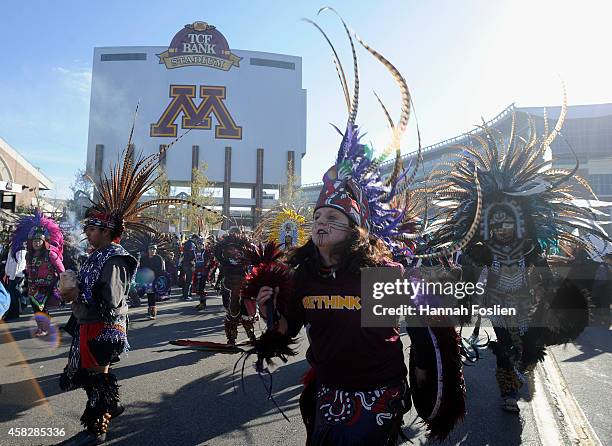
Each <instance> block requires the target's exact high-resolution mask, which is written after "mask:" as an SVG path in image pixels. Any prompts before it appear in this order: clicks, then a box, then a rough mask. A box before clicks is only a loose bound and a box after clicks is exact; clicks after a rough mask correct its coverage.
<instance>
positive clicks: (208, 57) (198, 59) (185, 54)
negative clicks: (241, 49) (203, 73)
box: [150, 22, 242, 139]
mask: <svg viewBox="0 0 612 446" xmlns="http://www.w3.org/2000/svg"><path fill="white" fill-rule="evenodd" d="M157 56H158V57H159V63H160V64H161V63H163V64H165V65H166V68H168V69H173V68H180V67H187V66H202V67H210V68H216V69H219V70H223V71H228V70H229V69H230V68H231V67H232V66H235V67H240V60H241V58H240V57H238V56H236V55H235V54H233V53H232V52H231V51H230V49H229V45H228V44H227V40H225V37H223V35H222V34H221V33H220V32H219V31H217V29H216V28H215V27H214V26H212V25H209V24H207V23H204V22H194V23H193V24H191V25H185V28H183V29H182V30H180V31H179V32H178V33H177V34H176V35H175V36H174V38H173V39H172V42H171V43H170V47H169V48H168V50H167V51H164V52H163V53H161V54H158V55H157ZM196 92H197V93H199V94H198V96H199V97H200V99H201V101H200V103H199V104H196V102H195V101H194V99H195V98H196V94H197V93H196ZM170 98H171V100H170V103H169V104H168V105H167V106H166V109H165V110H164V111H163V112H162V114H161V116H160V118H159V120H158V121H157V122H156V123H155V124H151V133H150V135H151V136H153V137H168V136H170V137H176V135H177V125H176V124H175V123H174V122H175V121H176V120H177V118H178V116H179V114H183V119H182V128H183V129H201V130H210V129H211V128H212V122H211V116H210V115H211V114H214V115H215V118H216V119H217V122H218V125H216V126H215V138H218V139H242V127H240V126H239V125H237V124H236V122H235V121H234V118H232V115H231V114H230V112H229V110H228V109H227V106H226V105H225V102H224V101H225V98H226V88H225V87H221V86H211V85H199V86H197V85H170Z"/></svg>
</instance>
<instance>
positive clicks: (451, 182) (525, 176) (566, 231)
mask: <svg viewBox="0 0 612 446" xmlns="http://www.w3.org/2000/svg"><path fill="white" fill-rule="evenodd" d="M566 113H567V100H566V95H565V91H564V98H563V106H562V107H561V113H560V116H559V119H558V121H557V123H556V125H555V127H554V129H553V130H552V131H551V132H548V128H547V126H545V131H544V134H542V135H540V136H538V135H537V134H536V129H535V123H534V121H533V119H532V118H531V117H528V129H529V131H528V134H527V135H525V136H524V137H522V136H520V135H517V134H516V133H515V127H516V116H515V113H513V114H512V124H511V131H510V135H509V137H508V140H507V141H504V138H503V135H502V134H501V132H499V131H498V130H497V129H494V128H491V127H488V126H486V125H484V126H482V132H481V133H480V134H474V135H471V136H470V141H469V143H468V144H465V145H460V146H457V149H458V150H459V153H458V154H457V155H456V158H455V160H454V162H453V163H450V165H451V166H452V168H451V169H450V171H448V170H446V169H439V170H434V171H433V172H432V175H431V181H432V184H431V186H432V190H433V191H434V192H435V194H436V195H435V196H436V199H437V200H438V201H437V203H438V204H439V207H440V209H441V211H440V212H439V214H438V217H439V218H441V219H442V220H443V221H444V225H443V227H442V228H441V229H440V231H438V232H437V234H436V237H435V244H436V245H437V246H441V245H445V244H448V243H450V242H452V241H453V240H457V239H460V238H462V237H464V236H465V234H466V233H468V232H469V231H468V227H469V226H470V225H472V226H473V225H474V223H475V222H479V231H474V232H473V234H471V235H472V237H471V238H472V241H473V242H474V241H479V240H483V241H486V240H488V238H489V235H490V230H491V229H492V226H493V225H494V224H495V223H496V221H498V220H499V222H502V220H503V219H504V218H510V219H512V220H513V221H514V222H515V223H516V231H517V234H516V235H517V238H531V239H533V240H534V242H537V243H538V244H539V247H540V248H541V249H545V248H547V247H549V246H551V245H554V244H556V243H557V242H558V241H560V240H565V241H568V242H570V243H574V244H577V245H580V246H583V247H586V248H589V247H588V241H587V240H586V239H585V238H584V236H585V235H587V234H590V235H592V236H595V237H598V238H601V239H603V240H609V238H608V236H607V234H606V232H605V231H604V230H603V228H602V227H601V226H600V225H599V224H598V223H597V215H598V211H597V209H595V208H594V207H591V206H590V203H591V202H590V201H589V198H590V199H593V202H595V203H597V202H598V201H597V197H596V196H595V194H594V192H593V190H592V189H591V187H590V186H589V184H588V182H587V181H586V180H585V179H583V178H582V177H580V176H579V175H577V174H576V172H577V171H578V167H579V162H578V160H577V159H576V164H575V167H574V168H573V169H572V170H567V169H557V168H552V157H551V156H550V153H548V152H550V144H551V143H552V142H553V140H554V139H555V137H556V136H557V135H558V134H559V132H560V130H561V127H562V125H563V121H564V119H565V116H566ZM570 149H571V147H570ZM547 154H548V155H547ZM475 180H477V181H475ZM477 184H480V187H481V194H482V197H481V200H482V206H477V202H478V201H479V200H478V198H477V196H478V191H477V187H476V185H477ZM584 198H586V200H578V199H584ZM576 229H578V230H579V232H578V231H576Z"/></svg>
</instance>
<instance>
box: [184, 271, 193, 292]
mask: <svg viewBox="0 0 612 446" xmlns="http://www.w3.org/2000/svg"><path fill="white" fill-rule="evenodd" d="M183 272H184V273H185V282H183V299H186V298H187V297H189V294H191V281H192V280H193V268H192V267H191V265H189V266H185V267H184V268H183Z"/></svg>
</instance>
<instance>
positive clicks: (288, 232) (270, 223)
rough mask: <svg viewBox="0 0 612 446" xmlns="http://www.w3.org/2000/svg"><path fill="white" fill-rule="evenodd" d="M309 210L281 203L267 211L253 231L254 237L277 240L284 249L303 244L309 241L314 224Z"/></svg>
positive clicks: (269, 240) (270, 240) (268, 240)
mask: <svg viewBox="0 0 612 446" xmlns="http://www.w3.org/2000/svg"><path fill="white" fill-rule="evenodd" d="M308 211H309V209H306V210H304V209H302V208H295V207H294V206H286V205H282V204H281V205H279V206H278V207H276V208H274V209H271V210H269V211H268V212H266V213H265V215H264V216H263V217H262V219H261V221H260V222H259V224H258V225H257V227H256V228H255V230H254V231H253V235H254V238H255V239H257V240H261V241H267V242H275V243H276V244H277V245H278V246H280V247H281V248H282V249H288V248H291V247H292V246H302V245H304V244H305V243H306V242H307V241H308V234H309V233H310V225H311V224H312V221H311V218H310V213H309V212H308ZM288 237H289V238H288Z"/></svg>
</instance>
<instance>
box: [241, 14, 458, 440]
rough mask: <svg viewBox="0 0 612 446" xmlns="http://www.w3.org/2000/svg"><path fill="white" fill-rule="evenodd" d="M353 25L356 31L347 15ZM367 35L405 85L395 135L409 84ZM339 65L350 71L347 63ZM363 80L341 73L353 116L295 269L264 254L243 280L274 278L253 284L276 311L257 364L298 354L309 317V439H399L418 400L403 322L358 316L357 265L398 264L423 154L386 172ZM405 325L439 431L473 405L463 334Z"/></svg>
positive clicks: (424, 407)
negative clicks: (409, 194) (364, 320)
mask: <svg viewBox="0 0 612 446" xmlns="http://www.w3.org/2000/svg"><path fill="white" fill-rule="evenodd" d="M345 29H346V30H347V34H349V38H350V33H348V28H346V25H345ZM319 30H320V28H319ZM352 43H353V42H352V39H351V44H352ZM360 43H362V42H360ZM362 45H363V46H364V47H365V48H366V49H367V50H368V51H369V52H370V53H371V54H373V55H374V56H375V57H376V58H377V59H378V60H379V61H380V62H381V63H383V65H385V67H387V68H388V69H389V71H390V72H391V73H392V74H393V76H394V78H395V79H396V81H397V82H398V84H399V86H400V90H401V92H402V114H401V117H400V119H399V122H398V123H397V124H395V125H393V124H394V123H392V122H391V124H392V127H393V128H394V129H395V132H394V138H393V140H394V144H397V145H398V144H399V143H398V141H399V138H400V137H401V133H402V132H403V131H404V129H405V128H406V124H407V121H408V113H409V109H410V96H409V93H408V88H407V86H406V83H405V81H404V79H403V78H402V76H401V74H400V73H399V72H398V71H397V70H396V69H395V68H394V67H393V65H391V63H389V62H388V61H387V60H386V59H384V58H383V57H382V56H381V55H380V54H378V53H377V52H375V51H374V50H371V49H370V48H369V47H368V46H367V45H366V44H364V43H362ZM336 62H337V63H339V62H338V61H337V60H336ZM354 62H355V74H356V75H357V71H356V67H357V62H356V60H354ZM339 70H340V72H342V73H343V72H344V71H343V69H342V67H339ZM358 85H359V82H358V80H357V79H355V89H354V92H353V94H352V95H350V94H349V92H348V91H347V88H346V83H343V88H344V89H345V97H346V98H347V105H348V106H349V119H348V122H347V125H346V130H345V132H344V133H343V139H342V143H341V146H340V150H339V152H338V157H337V160H336V163H335V165H333V166H332V167H331V168H330V169H328V171H327V172H326V173H325V175H324V177H323V188H322V190H321V192H320V195H319V198H318V200H317V203H316V206H315V211H314V215H313V223H312V231H311V236H310V238H309V240H308V242H307V243H306V244H305V245H303V246H301V247H299V248H297V249H293V250H291V251H290V252H289V253H288V260H287V262H286V263H287V264H288V266H289V267H290V270H291V274H290V275H288V274H287V270H285V272H284V273H283V274H284V276H283V278H284V280H285V282H290V284H291V285H287V286H285V282H283V280H280V279H278V277H277V278H275V277H274V274H273V272H272V271H274V268H275V267H276V268H277V271H280V270H281V269H282V267H281V266H280V265H278V266H273V267H270V266H269V267H266V265H265V264H264V263H262V264H260V265H256V266H255V267H254V268H253V270H252V272H251V273H250V275H249V277H247V285H246V287H245V288H243V290H247V289H250V290H251V291H252V288H254V287H253V283H257V284H260V285H264V282H265V280H264V279H263V278H262V276H265V279H267V280H268V285H269V286H261V287H259V288H257V289H258V291H257V292H256V294H257V303H258V305H259V307H260V309H261V313H262V315H264V316H265V317H266V319H267V323H268V330H267V331H266V333H264V335H262V337H261V338H260V339H258V341H257V342H256V343H255V346H256V350H257V353H258V357H259V361H258V366H259V368H260V370H261V368H262V365H263V361H264V360H268V359H271V358H272V357H275V356H276V357H280V358H281V359H283V360H286V356H289V355H291V354H293V352H292V350H291V347H290V345H291V343H292V342H294V339H295V338H294V337H295V336H296V335H297V334H298V332H299V331H300V329H301V328H302V327H303V326H306V329H307V334H308V340H309V342H310V346H309V348H308V352H307V354H306V357H307V360H308V362H309V364H310V366H311V370H310V371H309V372H308V374H307V375H306V377H305V380H304V381H305V387H304V390H303V393H302V396H301V398H300V409H301V412H302V417H303V421H304V423H305V425H306V430H307V439H306V443H307V445H394V444H395V442H396V440H397V438H398V435H399V434H400V432H401V425H402V419H403V415H404V414H405V413H406V412H407V411H408V410H409V409H410V407H411V391H410V389H409V385H408V381H407V374H408V369H407V367H406V364H405V361H404V354H403V346H402V342H401V340H400V336H399V334H400V333H399V328H398V326H396V327H387V328H367V327H363V326H362V324H361V308H362V302H361V299H362V296H361V269H362V268H368V267H397V268H401V267H400V265H399V264H398V263H394V262H393V260H392V259H393V258H394V257H399V256H401V255H405V244H404V243H403V242H402V240H403V235H404V233H403V231H404V229H403V228H405V227H406V226H405V222H406V220H405V215H406V208H405V207H395V206H392V205H391V204H390V203H391V202H392V200H393V198H394V197H395V196H396V195H397V194H401V196H404V193H405V191H406V189H407V188H408V187H409V186H410V183H411V182H412V180H413V179H414V173H415V172H414V169H415V168H416V166H412V167H411V168H409V169H404V168H403V166H402V165H401V161H399V160H400V158H399V156H398V157H397V158H396V169H394V172H393V174H392V175H391V177H390V178H388V179H386V180H383V179H382V178H381V176H380V172H379V169H378V166H379V165H380V161H381V158H378V157H375V156H374V154H373V150H372V149H371V148H370V147H369V146H366V145H364V144H362V143H361V141H360V136H359V131H358V129H357V126H356V125H355V116H356V114H357V101H358ZM385 111H386V109H385ZM389 120H391V118H390V117H389ZM391 148H392V149H393V148H396V149H398V148H399V146H397V147H395V146H392V147H391ZM397 152H398V151H397V150H396V153H397ZM411 172H412V173H411ZM260 271H261V273H259V272H260ZM280 275H282V274H280V273H279V274H278V276H280ZM258 276H259V277H258ZM275 279H278V280H275ZM279 284H280V286H279ZM243 294H244V293H243ZM272 303H273V304H272ZM409 335H410V337H411V341H412V342H411V344H412V347H411V350H412V351H411V354H410V357H411V364H410V381H411V386H412V400H413V401H414V403H415V407H416V409H417V412H418V413H419V415H420V416H421V417H422V418H423V419H424V421H425V422H426V424H427V427H428V429H429V432H430V435H431V436H432V437H433V438H438V439H442V438H445V437H446V436H447V435H448V434H449V432H450V431H451V430H452V429H453V427H454V425H455V424H456V422H457V421H458V420H459V419H461V418H462V417H463V415H464V413H465V400H464V398H465V395H464V382H463V376H462V373H461V360H460V353H459V347H458V337H457V334H456V332H455V330H454V328H453V327H446V328H439V329H438V328H429V327H423V328H418V329H413V330H410V332H409ZM432 363H433V365H432ZM441 383H443V385H444V386H442V384H441ZM415 396H416V398H415ZM424 400H425V403H423V401H424Z"/></svg>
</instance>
